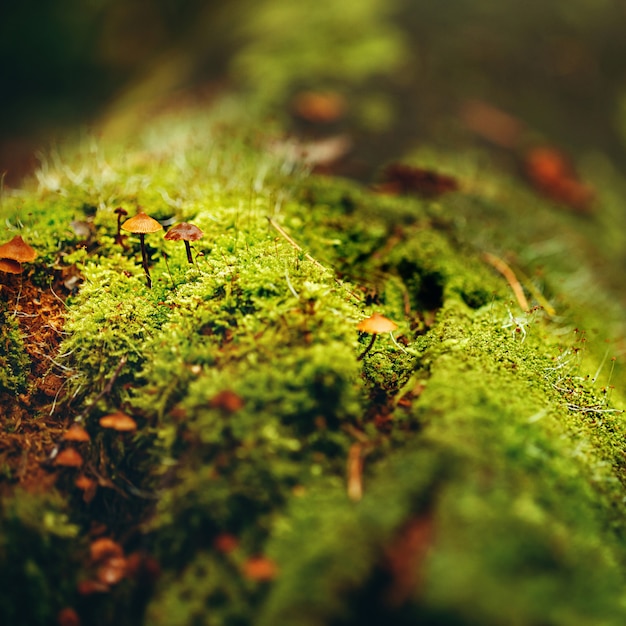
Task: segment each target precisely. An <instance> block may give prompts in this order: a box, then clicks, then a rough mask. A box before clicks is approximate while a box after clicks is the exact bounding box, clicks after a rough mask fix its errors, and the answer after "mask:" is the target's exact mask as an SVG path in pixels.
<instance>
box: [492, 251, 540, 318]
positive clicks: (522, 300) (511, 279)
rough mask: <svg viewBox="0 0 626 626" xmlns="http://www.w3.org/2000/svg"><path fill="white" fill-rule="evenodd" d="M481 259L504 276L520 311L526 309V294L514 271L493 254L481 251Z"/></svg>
mask: <svg viewBox="0 0 626 626" xmlns="http://www.w3.org/2000/svg"><path fill="white" fill-rule="evenodd" d="M483 259H485V261H487V263H489V265H491V266H492V267H494V268H495V269H496V270H498V272H500V274H502V276H504V278H506V281H507V282H508V283H509V285H510V286H511V289H512V290H513V293H514V294H515V298H516V299H517V302H518V304H519V305H520V307H521V309H522V311H528V309H530V306H529V305H528V300H526V296H525V295H524V289H523V288H522V285H521V284H520V282H519V280H517V276H515V272H514V271H513V270H512V269H511V268H510V267H509V266H508V265H507V264H506V263H505V262H504V261H503V260H502V259H501V258H500V257H497V256H495V255H494V254H490V253H489V252H483Z"/></svg>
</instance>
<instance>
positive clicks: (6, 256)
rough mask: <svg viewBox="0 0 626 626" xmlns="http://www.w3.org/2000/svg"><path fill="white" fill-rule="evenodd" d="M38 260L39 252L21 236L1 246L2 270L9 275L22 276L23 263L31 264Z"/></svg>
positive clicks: (16, 236) (0, 268) (0, 265)
mask: <svg viewBox="0 0 626 626" xmlns="http://www.w3.org/2000/svg"><path fill="white" fill-rule="evenodd" d="M36 258H37V252H36V250H35V249H34V248H32V247H31V246H29V245H28V244H27V243H26V242H25V241H24V240H23V239H22V237H21V236H20V235H15V237H13V239H11V241H7V242H6V243H3V244H2V245H1V246H0V261H1V262H2V263H1V264H0V270H2V271H3V272H7V273H8V274H21V273H22V263H31V262H32V261H34V260H35V259H36Z"/></svg>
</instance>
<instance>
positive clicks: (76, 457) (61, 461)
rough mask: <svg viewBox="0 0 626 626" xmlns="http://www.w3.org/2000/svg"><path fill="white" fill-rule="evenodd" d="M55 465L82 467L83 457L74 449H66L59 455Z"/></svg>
mask: <svg viewBox="0 0 626 626" xmlns="http://www.w3.org/2000/svg"><path fill="white" fill-rule="evenodd" d="M54 464H55V465H57V466H60V467H80V466H81V465H82V464H83V457H82V456H81V455H80V454H78V452H76V450H74V448H65V450H61V452H59V454H57V456H56V458H55V459H54Z"/></svg>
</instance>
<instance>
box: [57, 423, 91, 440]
mask: <svg viewBox="0 0 626 626" xmlns="http://www.w3.org/2000/svg"><path fill="white" fill-rule="evenodd" d="M90 439H91V437H90V436H89V433H88V432H87V431H86V430H85V429H84V428H83V427H82V426H81V425H80V424H77V423H74V424H72V425H71V426H70V427H69V428H68V429H67V430H66V431H65V432H64V433H63V440H64V441H89V440H90Z"/></svg>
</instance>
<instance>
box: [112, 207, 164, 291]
mask: <svg viewBox="0 0 626 626" xmlns="http://www.w3.org/2000/svg"><path fill="white" fill-rule="evenodd" d="M122 228H123V229H124V230H126V231H128V232H129V233H135V234H137V235H139V240H140V242H141V264H142V266H143V271H144V272H145V273H146V280H147V283H148V288H149V289H152V278H151V276H150V269H149V268H148V254H147V253H146V241H145V237H146V234H147V233H156V232H157V231H159V230H163V226H161V224H159V222H157V221H156V220H155V219H153V218H151V217H150V216H149V215H146V214H145V213H144V212H143V211H140V212H139V213H137V215H135V216H133V217H131V218H130V219H127V220H126V221H125V222H124V223H123V224H122Z"/></svg>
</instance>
